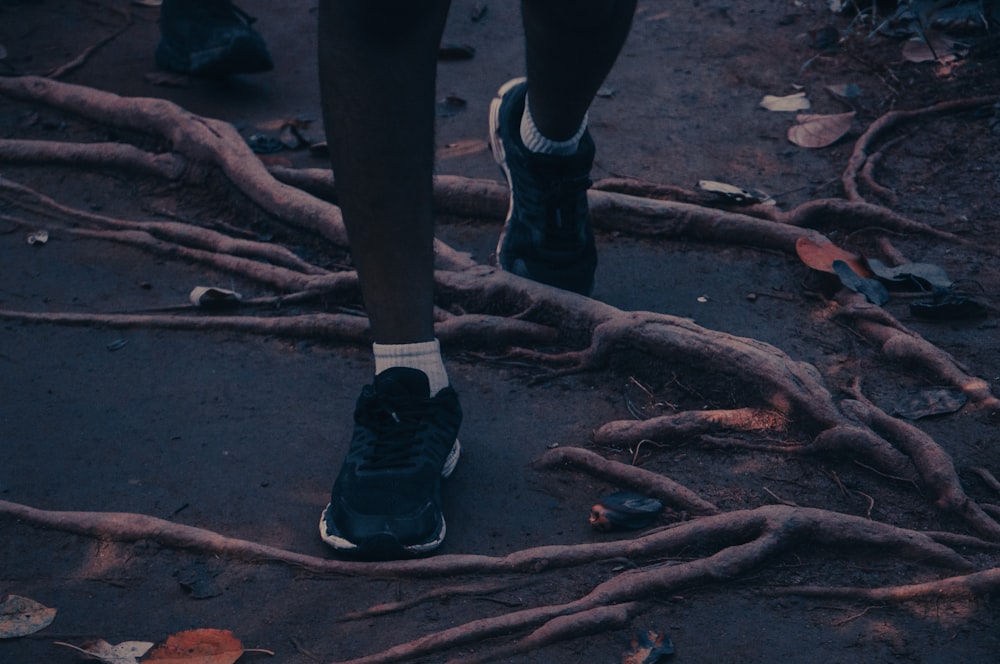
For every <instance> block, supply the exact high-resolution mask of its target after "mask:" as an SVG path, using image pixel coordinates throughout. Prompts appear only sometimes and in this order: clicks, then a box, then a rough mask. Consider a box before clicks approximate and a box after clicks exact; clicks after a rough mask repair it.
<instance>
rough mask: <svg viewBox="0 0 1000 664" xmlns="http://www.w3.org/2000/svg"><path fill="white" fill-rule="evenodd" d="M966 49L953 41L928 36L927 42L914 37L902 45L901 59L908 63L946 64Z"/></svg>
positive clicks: (943, 37) (934, 35)
mask: <svg viewBox="0 0 1000 664" xmlns="http://www.w3.org/2000/svg"><path fill="white" fill-rule="evenodd" d="M967 51H968V49H966V48H964V47H963V45H961V44H959V43H958V42H956V41H955V40H954V39H951V38H949V37H946V36H944V35H940V34H930V35H928V36H927V40H924V39H921V38H920V37H914V38H912V39H910V40H908V41H907V42H906V43H905V44H903V57H904V58H905V59H906V60H908V61H909V62H934V61H935V60H937V61H939V62H947V61H949V60H954V59H955V58H956V56H958V55H963V54H964V53H965V52H967Z"/></svg>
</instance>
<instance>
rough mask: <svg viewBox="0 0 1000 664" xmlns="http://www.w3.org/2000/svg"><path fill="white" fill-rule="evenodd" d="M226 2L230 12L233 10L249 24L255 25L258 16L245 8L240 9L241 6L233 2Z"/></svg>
mask: <svg viewBox="0 0 1000 664" xmlns="http://www.w3.org/2000/svg"><path fill="white" fill-rule="evenodd" d="M225 4H226V7H225V9H228V10H229V11H230V12H232V13H233V14H235V15H236V16H237V17H238V18H240V19H242V20H243V21H245V22H246V24H247V25H253V24H254V23H256V22H257V17H256V16H251V15H250V14H248V13H247V12H246V11H245V10H243V9H240V8H239V7H237V6H236V5H234V4H233V3H232V2H226V3H225Z"/></svg>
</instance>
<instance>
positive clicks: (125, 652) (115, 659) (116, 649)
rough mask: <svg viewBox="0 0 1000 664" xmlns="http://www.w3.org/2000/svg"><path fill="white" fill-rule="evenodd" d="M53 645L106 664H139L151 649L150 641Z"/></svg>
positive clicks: (98, 640)
mask: <svg viewBox="0 0 1000 664" xmlns="http://www.w3.org/2000/svg"><path fill="white" fill-rule="evenodd" d="M54 644H55V645H57V646H65V647H67V648H72V649H73V650H76V651H77V652H79V653H82V654H83V655H85V656H86V657H87V659H96V660H97V661H100V662H105V663H106V664H139V658H140V657H142V656H143V655H145V654H146V653H147V652H149V649H150V648H152V647H153V643H152V641H124V642H122V643H119V644H118V645H114V646H113V645H111V644H110V643H108V642H107V641H105V640H103V639H95V640H93V641H87V642H86V643H84V644H83V645H81V646H75V645H73V644H72V643H64V642H62V641H55V642H54Z"/></svg>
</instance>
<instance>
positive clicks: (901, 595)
mask: <svg viewBox="0 0 1000 664" xmlns="http://www.w3.org/2000/svg"><path fill="white" fill-rule="evenodd" d="M997 591H1000V569H997V568H994V569H988V570H984V571H982V572H974V573H972V574H965V575H962V576H952V577H948V578H946V579H940V580H938V581H929V582H927V583H917V584H913V585H908V586H893V587H890V588H831V587H816V586H799V587H797V588H779V589H777V590H775V591H774V592H776V593H778V594H782V595H799V596H801V597H818V598H828V599H832V598H836V599H852V600H865V601H872V602H893V603H901V602H914V601H926V600H942V599H950V600H956V599H963V600H964V599H973V598H976V597H982V596H984V595H989V594H991V593H996V592H997Z"/></svg>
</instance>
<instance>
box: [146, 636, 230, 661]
mask: <svg viewBox="0 0 1000 664" xmlns="http://www.w3.org/2000/svg"><path fill="white" fill-rule="evenodd" d="M242 655H243V644H242V643H240V640H239V639H237V638H236V637H235V636H233V633H232V632H230V631H229V630H226V629H192V630H188V631H186V632H178V633H177V634H174V635H173V636H170V637H167V640H166V641H164V642H163V643H161V644H160V645H158V646H156V648H154V649H153V651H152V652H151V653H149V657H146V658H144V659H143V660H142V661H143V664H145V662H158V663H159V664H233V662H235V661H236V660H238V659H239V658H240V656H242Z"/></svg>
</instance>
